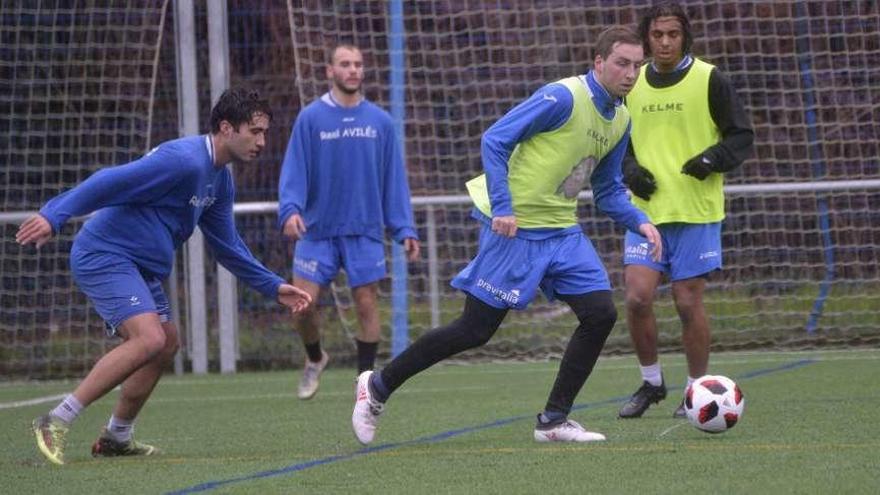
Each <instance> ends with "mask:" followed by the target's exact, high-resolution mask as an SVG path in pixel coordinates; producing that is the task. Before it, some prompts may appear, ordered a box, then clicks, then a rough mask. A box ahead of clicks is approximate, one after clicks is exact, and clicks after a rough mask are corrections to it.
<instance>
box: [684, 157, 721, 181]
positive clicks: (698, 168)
mask: <svg viewBox="0 0 880 495" xmlns="http://www.w3.org/2000/svg"><path fill="white" fill-rule="evenodd" d="M712 172H714V170H713V169H712V162H711V161H709V159H708V158H706V155H703V154H699V155H697V156H695V157H693V158H691V159H690V160H688V161H687V162H685V164H684V166H683V167H681V173H683V174H687V175H690V176H691V177H693V178H695V179H698V180H705V179H706V177H709V174H711V173H712Z"/></svg>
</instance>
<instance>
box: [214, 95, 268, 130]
mask: <svg viewBox="0 0 880 495" xmlns="http://www.w3.org/2000/svg"><path fill="white" fill-rule="evenodd" d="M257 114H263V115H265V116H266V117H268V118H269V121H271V120H272V109H271V108H269V102H268V101H266V100H263V99H261V98H260V93H259V92H258V91H257V90H255V89H248V88H232V89H227V90H226V91H224V92H223V94H222V95H220V99H219V100H217V104H216V105H214V108H213V109H211V132H220V122H222V121H224V120H225V121H227V122H229V123H230V124H232V126H233V127H235V128H236V129H238V126H240V125H241V124H244V123H246V122H250V121H251V119H253V118H254V116H255V115H257Z"/></svg>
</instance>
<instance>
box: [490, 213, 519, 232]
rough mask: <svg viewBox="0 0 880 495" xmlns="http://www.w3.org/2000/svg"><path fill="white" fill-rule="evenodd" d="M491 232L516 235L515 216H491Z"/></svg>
mask: <svg viewBox="0 0 880 495" xmlns="http://www.w3.org/2000/svg"><path fill="white" fill-rule="evenodd" d="M492 232H495V233H496V234H498V235H503V236H504V237H514V236H516V217H515V216H513V215H508V216H504V217H493V218H492Z"/></svg>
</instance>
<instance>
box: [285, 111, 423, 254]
mask: <svg viewBox="0 0 880 495" xmlns="http://www.w3.org/2000/svg"><path fill="white" fill-rule="evenodd" d="M278 197H279V201H278V203H279V204H278V227H279V228H282V229H283V228H284V224H285V222H287V220H288V219H289V218H290V216H291V215H294V214H300V215H302V217H303V220H304V221H305V225H306V233H305V235H304V236H303V238H304V239H309V240H318V239H324V238H328V237H336V236H343V235H363V236H367V237H371V238H373V239H376V240H379V241H381V240H382V239H383V227H387V229H388V232H389V234H390V235H391V238H392V239H394V240H395V241H396V242H402V241H403V240H404V239H406V238H414V239H417V238H418V235H417V234H416V230H415V225H414V222H413V214H412V206H411V204H410V194H409V184H408V183H407V178H406V170H405V168H404V166H403V161H402V158H401V153H400V146H399V144H398V142H397V138H396V136H395V131H394V124H393V122H392V120H391V116H390V115H388V113H387V112H385V111H384V110H382V109H381V108H379V107H378V106H376V105H374V104H373V103H370V102H369V101H367V100H361V102H360V103H359V104H358V105H356V106H354V107H343V106H341V105H339V104H337V103H336V102H335V101H334V100H333V98H332V97H331V96H330V93H326V94H324V96H322V97H321V98H319V99H317V100H315V101H313V102H312V103H311V104H309V105H308V106H307V107H306V108H304V109H303V110H302V111H301V112H300V113H299V115H298V116H297V118H296V121H295V122H294V125H293V131H292V133H291V135H290V142H289V143H288V145H287V152H286V153H285V155H284V163H283V165H282V167H281V179H280V181H279V183H278Z"/></svg>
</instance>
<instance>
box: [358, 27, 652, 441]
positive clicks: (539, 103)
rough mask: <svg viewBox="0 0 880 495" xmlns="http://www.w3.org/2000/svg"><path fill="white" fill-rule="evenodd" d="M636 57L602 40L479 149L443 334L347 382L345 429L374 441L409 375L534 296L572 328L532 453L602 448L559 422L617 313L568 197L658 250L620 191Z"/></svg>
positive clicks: (617, 39) (621, 34)
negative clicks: (459, 305)
mask: <svg viewBox="0 0 880 495" xmlns="http://www.w3.org/2000/svg"><path fill="white" fill-rule="evenodd" d="M642 57H643V52H642V47H641V40H639V38H638V36H637V35H636V34H635V33H634V32H633V31H631V30H630V29H627V28H623V27H615V28H610V29H608V30H606V31H604V32H603V33H602V34H601V35H600V36H599V39H598V40H597V44H596V58H595V59H594V68H593V70H592V71H590V72H588V73H587V74H584V75H582V76H579V77H571V78H567V79H563V80H561V81H558V82H556V83H552V84H548V85H546V86H544V87H543V88H541V89H539V90H538V91H537V92H535V93H534V94H533V95H532V96H531V97H530V98H529V99H527V100H526V101H524V102H522V103H520V104H519V105H517V106H516V107H514V108H513V109H512V110H510V111H509V112H508V113H507V114H505V115H504V116H503V117H501V119H500V120H498V121H497V122H496V123H495V124H493V125H492V127H490V128H489V130H488V131H486V133H485V134H484V135H483V139H482V158H483V168H484V170H485V172H486V173H485V175H482V176H480V177H478V178H476V179H474V180H472V181H470V182H468V184H467V187H468V191H469V192H470V195H471V197H472V198H473V200H474V205H475V208H474V217H475V218H476V219H477V220H479V221H480V222H481V223H482V231H481V233H480V247H479V250H478V252H477V255H476V257H474V259H473V260H471V262H470V263H469V264H468V265H467V267H465V268H464V270H462V271H461V273H459V274H458V276H457V277H456V278H455V279H454V280H453V281H452V285H453V286H454V287H456V288H458V289H461V290H462V291H464V292H465V293H466V294H467V299H466V301H465V306H464V311H463V312H462V314H461V316H460V317H459V318H458V319H456V320H455V321H453V322H451V323H450V324H448V325H446V326H443V327H440V328H437V329H434V330H432V331H430V332H427V333H425V334H424V335H422V336H421V337H420V338H419V339H418V340H417V341H416V342H415V343H413V345H412V346H410V347H409V348H408V349H407V350H406V351H404V352H403V353H401V354H400V355H399V356H398V357H397V358H395V359H394V360H393V361H392V362H391V363H390V364H388V366H386V367H385V368H384V369H382V370H381V371H378V372H372V371H367V372H364V373H362V374H361V375H360V377H358V384H357V399H356V402H355V407H354V411H353V413H352V428H353V429H354V433H355V436H356V437H357V439H358V441H360V442H361V443H363V444H368V443H370V442H372V441H373V437H374V435H375V432H376V424H377V422H378V417H379V414H381V412H382V411H383V409H384V404H385V401H387V400H388V398H389V397H390V395H391V394H392V393H393V392H394V391H395V390H396V389H397V388H398V387H400V386H401V385H403V383H404V382H405V381H406V380H407V379H409V378H410V377H412V376H413V375H415V374H417V373H419V372H421V371H423V370H425V369H427V368H428V367H430V366H432V365H434V364H436V363H437V362H439V361H442V360H443V359H446V358H448V357H450V356H452V355H454V354H458V353H459V352H462V351H465V350H468V349H471V348H474V347H478V346H481V345H483V344H485V343H486V342H488V341H489V339H491V338H492V336H493V335H494V334H495V331H496V330H497V329H498V327H499V326H500V325H501V322H502V321H503V320H504V317H505V316H506V315H507V312H508V311H509V310H510V309H523V308H525V307H526V306H527V305H528V303H529V301H531V300H532V299H533V298H534V297H535V296H536V295H537V291H538V289H539V288H540V289H541V290H542V291H543V292H544V294H545V295H546V296H547V298H548V299H550V300H551V301H552V300H554V299H561V300H562V301H564V302H565V303H567V304H568V305H569V306H570V307H571V309H572V311H573V313H574V314H575V315H577V317H578V321H579V326H578V327H577V328H576V329H575V331H574V335H573V336H572V338H571V340H570V341H569V343H568V346H567V348H566V350H565V354H564V356H563V358H562V363H561V364H560V366H559V372H558V374H557V375H556V382H555V384H554V385H553V388H552V390H551V391H550V396H549V398H548V399H547V403H546V405H545V407H544V410H543V412H541V413H540V414H538V422H537V424H536V425H535V429H534V432H533V437H534V439H535V440H536V441H538V442H590V441H597V440H604V439H605V437H604V435H602V434H601V433H595V432H590V431H587V430H585V429H584V428H583V427H582V426H580V425H579V424H577V423H576V422H574V421H571V420H569V419H568V414H569V412H570V411H571V408H572V404H573V402H574V399H575V397H576V396H577V394H578V392H580V390H581V388H582V387H583V385H584V383H585V382H586V380H587V378H588V377H589V375H590V372H591V371H592V369H593V366H594V365H595V364H596V360H597V359H598V357H599V353H600V352H601V350H602V347H603V346H604V344H605V339H606V338H607V337H608V334H609V332H611V328H612V327H613V326H614V322H615V321H616V319H617V311H616V310H615V308H614V302H613V301H612V299H611V284H610V283H609V281H608V275H607V274H606V272H605V267H604V266H603V265H602V262H601V260H600V259H599V256H598V255H597V254H596V251H595V249H594V248H593V245H592V244H591V243H590V241H589V239H587V237H586V236H585V235H584V232H583V230H582V229H581V227H580V225H579V224H578V222H577V217H576V211H577V195H578V193H579V192H580V191H581V189H582V188H583V187H584V186H585V185H586V183H587V181H588V180H589V182H590V183H591V185H592V187H593V193H594V199H595V203H596V206H597V207H598V209H599V210H601V211H603V212H604V213H606V214H607V215H609V216H610V217H611V218H612V219H613V220H615V221H616V222H618V223H620V224H622V225H625V226H626V227H627V228H628V229H629V230H632V231H634V232H640V233H641V234H642V235H645V236H647V238H648V239H651V240H652V241H654V242H655V246H656V247H655V248H654V252H653V254H654V256H655V257H656V258H657V259H659V258H660V254H661V253H660V251H661V249H662V246H661V244H660V236H659V233H658V232H657V229H656V228H655V227H654V226H653V225H651V223H650V222H649V221H648V219H647V217H646V216H645V214H644V213H643V212H641V211H640V210H639V209H638V208H636V207H635V206H633V205H632V204H631V203H630V202H629V199H628V197H627V195H626V188H625V187H624V186H623V182H622V175H623V174H622V170H621V161H622V159H623V155H624V154H625V152H626V146H627V143H628V142H629V115H628V113H627V111H626V108H625V107H624V106H623V105H622V101H621V97H622V96H623V95H625V94H626V93H627V92H628V91H629V90H630V88H631V87H632V85H633V84H634V83H635V80H636V76H637V74H638V67H639V65H640V63H641V60H642Z"/></svg>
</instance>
